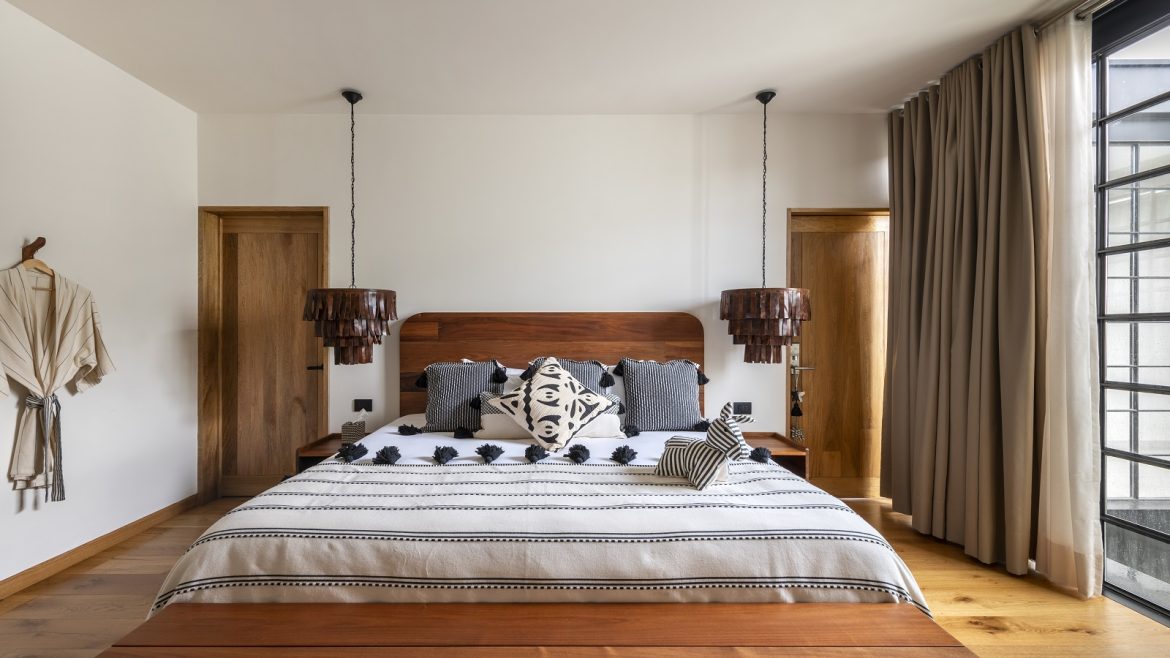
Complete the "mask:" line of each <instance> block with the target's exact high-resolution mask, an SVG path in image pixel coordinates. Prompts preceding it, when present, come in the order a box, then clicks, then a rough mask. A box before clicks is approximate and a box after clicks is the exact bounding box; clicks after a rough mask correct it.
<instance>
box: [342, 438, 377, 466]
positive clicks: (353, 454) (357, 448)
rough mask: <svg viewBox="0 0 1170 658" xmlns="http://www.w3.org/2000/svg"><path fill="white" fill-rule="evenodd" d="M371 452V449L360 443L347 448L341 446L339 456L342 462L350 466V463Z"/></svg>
mask: <svg viewBox="0 0 1170 658" xmlns="http://www.w3.org/2000/svg"><path fill="white" fill-rule="evenodd" d="M369 451H370V449H369V448H367V447H365V446H364V445H362V444H360V443H351V444H349V445H347V446H341V450H338V451H337V456H338V457H339V458H340V459H341V461H343V462H345V463H347V464H348V463H349V462H351V461H353V460H355V459H358V458H360V457H361V456H362V455H364V454H366V453H367V452H369Z"/></svg>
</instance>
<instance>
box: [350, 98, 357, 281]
mask: <svg viewBox="0 0 1170 658" xmlns="http://www.w3.org/2000/svg"><path fill="white" fill-rule="evenodd" d="M353 106H354V103H352V102H351V103H350V104H349V287H350V288H356V287H357V274H356V271H357V257H356V252H357V213H356V210H357V203H356V197H355V195H354V184H355V182H356V180H357V177H356V174H355V170H354V144H355V137H356V135H357V122H356V121H354V114H353Z"/></svg>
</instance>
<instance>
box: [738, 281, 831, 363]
mask: <svg viewBox="0 0 1170 658" xmlns="http://www.w3.org/2000/svg"><path fill="white" fill-rule="evenodd" d="M719 319H720V320H727V333H729V334H731V337H732V338H731V342H732V343H733V344H735V345H743V346H744V349H743V360H744V361H745V362H746V363H782V362H783V360H784V354H783V352H784V350H783V348H784V346H785V345H791V344H792V340H793V339H794V338H797V337H799V336H800V324H801V323H802V322H805V321H807V320H811V319H812V306H811V305H810V304H809V295H808V290H805V289H804V288H739V289H736V290H724V291H723V293H722V294H721V295H720V296H719Z"/></svg>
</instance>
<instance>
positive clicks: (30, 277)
mask: <svg viewBox="0 0 1170 658" xmlns="http://www.w3.org/2000/svg"><path fill="white" fill-rule="evenodd" d="M47 288H53V290H52V291H51V292H50V291H49V290H45V289H47ZM113 369H114V365H113V363H112V362H111V361H110V355H109V354H108V353H107V352H106V346H105V344H103V343H102V335H101V322H100V321H99V320H98V313H97V308H96V306H95V305H94V301H93V295H92V294H91V293H90V292H89V291H88V290H86V289H85V288H82V287H81V286H79V285H77V284H76V283H74V282H73V281H70V280H69V279H67V278H65V277H63V276H61V275H60V274H57V275H56V276H52V277H51V276H49V275H47V274H43V273H41V272H37V271H34V270H29V269H26V268H24V267H22V266H20V265H18V266H16V267H13V268H11V269H8V270H2V271H0V370H2V371H3V373H4V374H6V375H7V376H8V378H9V379H11V380H12V381H13V382H15V383H16V384H18V385H19V387H18V388H17V389H16V390H18V391H20V388H23V389H25V390H23V391H20V393H21V395H23V396H24V398H25V399H24V400H23V401H22V402H21V403H20V408H19V411H18V412H17V416H16V442H15V444H14V447H13V450H12V465H11V466H10V467H9V469H8V477H9V479H10V480H12V486H13V488H15V489H38V488H45V489H46V490H47V491H46V496H47V497H49V498H51V499H52V500H63V499H64V498H65V483H64V478H63V477H62V473H63V469H62V459H61V441H60V438H61V422H60V409H61V407H60V403H59V402H58V400H57V396H56V393H57V391H58V390H60V389H61V388H62V387H68V388H69V390H70V391H71V392H73V393H80V392H82V391H84V390H86V389H87V388H89V387H91V386H93V385H95V384H97V383H98V382H100V381H101V380H102V377H103V376H105V375H106V373H109V372H111V371H113ZM5 388H6V387H4V386H0V396H2V395H6V394H7V391H6V390H5Z"/></svg>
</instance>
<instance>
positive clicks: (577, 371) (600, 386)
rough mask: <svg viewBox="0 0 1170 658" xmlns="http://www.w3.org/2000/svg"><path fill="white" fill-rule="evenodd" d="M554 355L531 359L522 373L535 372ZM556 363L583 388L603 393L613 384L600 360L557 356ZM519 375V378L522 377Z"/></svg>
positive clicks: (522, 376)
mask: <svg viewBox="0 0 1170 658" xmlns="http://www.w3.org/2000/svg"><path fill="white" fill-rule="evenodd" d="M551 358H555V357H549V356H542V357H540V358H538V359H535V360H533V361H532V363H531V364H530V365H529V366H528V370H525V371H524V375H527V374H529V373H532V372H536V371H537V370H539V369H540V367H541V366H543V365H544V362H545V360H547V359H551ZM557 363H559V364H561V367H562V368H564V369H565V370H568V371H569V374H570V375H572V376H573V377H574V378H576V380H577V381H579V382H581V383H582V384H584V385H585V388H587V389H589V390H591V391H593V392H594V393H605V392H606V391H608V390H609V388H610V387H611V386H613V377H612V376H610V377H606V375H607V374H608V373H607V372H606V369H605V364H603V363H602V362H600V361H577V360H575V359H561V358H557ZM524 375H521V378H522V379H523V378H524Z"/></svg>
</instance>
